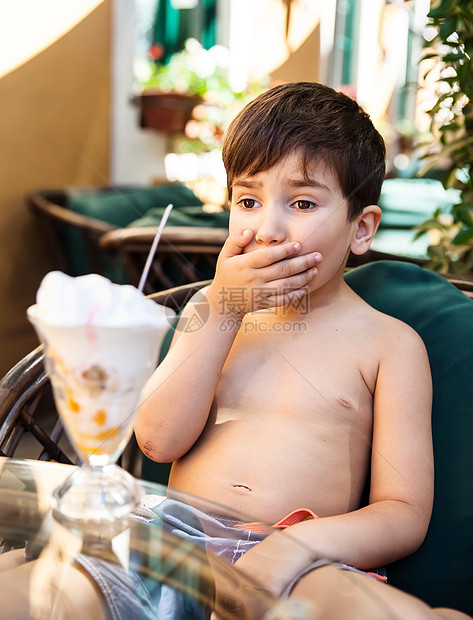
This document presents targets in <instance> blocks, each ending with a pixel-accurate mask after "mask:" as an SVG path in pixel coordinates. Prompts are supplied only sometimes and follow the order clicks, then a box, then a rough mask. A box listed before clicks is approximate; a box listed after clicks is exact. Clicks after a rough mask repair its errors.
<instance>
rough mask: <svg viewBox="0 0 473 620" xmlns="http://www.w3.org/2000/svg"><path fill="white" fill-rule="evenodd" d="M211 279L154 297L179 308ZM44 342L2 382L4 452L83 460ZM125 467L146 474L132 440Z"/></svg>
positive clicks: (0, 418) (1, 438) (1, 453)
mask: <svg viewBox="0 0 473 620" xmlns="http://www.w3.org/2000/svg"><path fill="white" fill-rule="evenodd" d="M203 284H205V283H197V284H189V285H187V286H182V287H178V288H177V289H170V290H167V291H163V292H161V293H157V294H155V295H153V296H151V298H152V299H154V300H155V301H156V302H157V303H159V304H161V305H166V306H169V307H171V308H173V309H174V310H175V311H176V312H179V310H180V309H181V308H182V307H183V306H184V305H185V303H187V301H188V300H189V299H190V297H191V296H192V295H193V294H194V292H195V291H196V290H197V289H198V288H200V287H201V286H202V285H203ZM43 349H44V347H43V345H40V346H39V347H37V348H36V349H34V351H32V352H31V353H29V354H28V355H26V356H25V357H24V358H23V359H21V360H20V361H19V362H18V363H17V364H16V365H15V366H14V367H13V368H12V369H11V370H10V371H9V372H8V373H7V374H6V375H5V376H4V377H3V379H2V380H1V381H0V456H8V457H19V458H32V459H38V460H44V461H58V462H60V463H69V464H71V463H72V464H77V463H78V461H79V459H78V456H77V455H76V454H75V452H74V449H73V448H72V446H71V445H70V443H69V441H68V439H67V436H66V434H65V433H64V429H63V425H62V422H61V419H60V418H59V416H58V413H57V409H56V406H55V404H54V399H53V396H52V390H51V384H50V381H49V378H48V376H47V374H46V370H45V366H44V350H43ZM120 463H121V465H122V467H124V468H125V469H127V470H128V471H130V472H132V473H134V474H137V475H140V474H141V471H140V469H141V468H140V467H139V465H140V464H141V463H140V459H139V450H138V446H137V444H136V441H135V439H134V436H133V437H132V439H131V440H130V443H129V445H128V447H127V448H126V450H125V452H124V454H123V456H122V458H121V461H120Z"/></svg>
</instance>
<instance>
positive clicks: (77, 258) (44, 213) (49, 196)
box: [27, 190, 116, 276]
mask: <svg viewBox="0 0 473 620" xmlns="http://www.w3.org/2000/svg"><path fill="white" fill-rule="evenodd" d="M27 203H28V206H29V208H30V209H31V211H32V212H33V213H34V215H35V216H36V218H37V219H38V222H39V225H40V227H41V230H42V231H43V234H44V239H45V241H46V245H47V247H48V250H49V252H50V256H51V260H52V263H53V267H54V269H59V270H60V271H63V272H64V273H67V274H69V275H72V276H76V275H82V274H83V273H91V272H93V273H100V274H102V275H106V274H107V270H108V268H109V266H108V265H107V264H106V255H105V254H104V252H103V251H102V250H101V249H100V247H99V239H100V237H101V236H102V235H103V234H105V233H106V232H108V231H110V230H113V229H114V228H116V227H115V226H113V225H111V224H108V223H107V222H104V221H102V220H99V219H96V218H94V217H90V216H87V215H83V214H82V213H76V212H75V211H72V210H71V209H68V208H67V207H66V203H67V193H66V192H65V191H61V190H42V191H38V192H32V193H30V194H29V195H28V196H27Z"/></svg>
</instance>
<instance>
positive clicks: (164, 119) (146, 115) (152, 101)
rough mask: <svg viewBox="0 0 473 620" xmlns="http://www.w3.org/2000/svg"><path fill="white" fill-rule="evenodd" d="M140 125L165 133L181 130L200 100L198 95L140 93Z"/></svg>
mask: <svg viewBox="0 0 473 620" xmlns="http://www.w3.org/2000/svg"><path fill="white" fill-rule="evenodd" d="M136 100H137V103H138V105H139V106H140V126H141V127H146V128H148V129H155V130H156V131H164V132H167V133H177V132H183V131H184V128H185V126H186V123H187V121H188V120H190V118H191V115H192V110H193V108H194V106H196V105H197V104H198V103H199V102H200V101H201V100H200V98H199V97H193V96H190V95H183V94H180V93H161V92H159V93H158V92H157V93H152V92H149V93H141V95H138V96H137V98H136Z"/></svg>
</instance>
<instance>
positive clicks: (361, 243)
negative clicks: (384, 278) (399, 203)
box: [350, 205, 381, 255]
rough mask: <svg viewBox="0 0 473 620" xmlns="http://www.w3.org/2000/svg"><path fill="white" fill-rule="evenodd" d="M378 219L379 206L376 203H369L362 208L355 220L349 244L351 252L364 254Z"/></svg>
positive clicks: (376, 226)
mask: <svg viewBox="0 0 473 620" xmlns="http://www.w3.org/2000/svg"><path fill="white" fill-rule="evenodd" d="M380 221H381V208H380V207H378V205H369V206H368V207H365V208H364V209H363V211H362V212H361V214H360V215H359V216H358V218H357V220H356V227H355V232H354V233H353V238H352V241H351V244H350V249H351V251H352V252H353V254H358V255H359V254H364V253H365V252H367V251H368V250H369V247H370V245H371V242H372V241H373V237H374V235H375V233H376V231H377V230H378V226H379V222H380Z"/></svg>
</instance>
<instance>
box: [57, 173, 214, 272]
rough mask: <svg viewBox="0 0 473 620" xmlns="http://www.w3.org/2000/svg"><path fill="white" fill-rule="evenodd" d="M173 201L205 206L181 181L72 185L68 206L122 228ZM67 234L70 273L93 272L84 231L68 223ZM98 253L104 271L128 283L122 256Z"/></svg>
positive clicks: (180, 204)
mask: <svg viewBox="0 0 473 620" xmlns="http://www.w3.org/2000/svg"><path fill="white" fill-rule="evenodd" d="M170 202H172V203H173V205H174V207H175V209H173V211H175V210H178V209H181V208H182V207H188V206H189V205H194V206H193V208H196V209H199V210H201V207H202V201H201V200H200V199H199V198H197V196H196V195H195V194H194V192H192V191H191V190H190V189H189V188H188V187H186V186H185V185H182V184H180V183H168V184H165V185H158V186H156V187H137V186H130V187H117V188H113V187H110V188H105V189H90V190H89V189H87V190H84V189H73V190H69V192H68V194H67V200H66V207H67V208H68V209H70V210H71V211H74V212H75V213H80V214H81V215H85V216H87V217H91V218H95V219H98V220H101V221H103V222H107V223H108V224H112V225H113V226H116V227H118V228H123V227H125V226H128V224H129V223H130V222H132V221H133V220H136V219H137V218H138V217H142V216H143V215H145V214H146V213H147V212H148V211H149V210H150V209H153V208H155V207H161V208H162V210H163V211H164V209H165V207H166V206H167V205H168V204H169V203H170ZM64 238H65V240H66V244H67V247H68V252H69V258H70V264H71V272H72V273H71V275H74V276H79V275H83V274H86V273H90V271H91V265H89V262H88V260H87V254H86V249H85V241H84V239H83V237H82V234H81V232H80V231H79V230H77V229H75V228H72V227H71V226H65V227H64ZM98 254H99V255H100V257H101V260H102V263H103V272H104V275H107V276H108V277H109V278H110V279H112V280H113V281H115V282H119V283H122V284H125V283H126V282H127V281H128V280H127V277H126V274H125V270H124V267H123V265H122V264H121V262H120V261H119V259H118V258H115V259H114V260H113V259H112V258H111V257H110V256H109V255H108V254H107V253H106V252H100V250H98Z"/></svg>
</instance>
